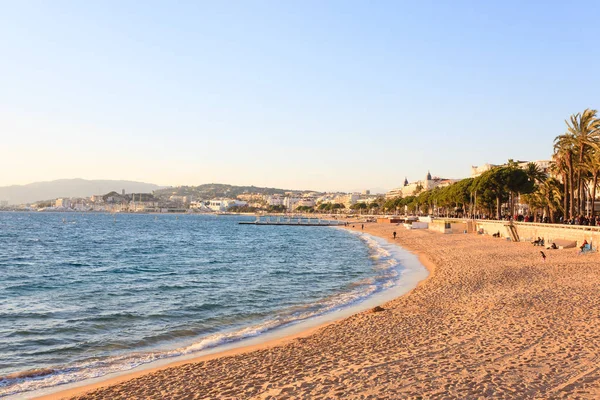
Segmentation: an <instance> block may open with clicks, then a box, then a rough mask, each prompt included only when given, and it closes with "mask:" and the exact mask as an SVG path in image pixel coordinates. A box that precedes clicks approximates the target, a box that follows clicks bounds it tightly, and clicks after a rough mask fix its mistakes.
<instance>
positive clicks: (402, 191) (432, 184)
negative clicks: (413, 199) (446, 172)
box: [385, 172, 459, 199]
mask: <svg viewBox="0 0 600 400" xmlns="http://www.w3.org/2000/svg"><path fill="white" fill-rule="evenodd" d="M458 181H459V179H445V178H440V177H437V176H434V177H432V176H431V173H429V172H427V176H426V177H425V179H424V180H421V181H416V182H413V183H409V182H408V179H406V178H404V186H402V187H399V188H395V189H392V190H390V191H389V192H387V193H386V195H385V198H386V199H389V198H392V197H398V196H402V197H408V196H415V195H417V194H419V193H421V192H424V191H426V190H432V189H435V188H436V187H445V186H449V185H451V184H453V183H455V182H458Z"/></svg>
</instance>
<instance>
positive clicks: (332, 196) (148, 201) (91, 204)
mask: <svg viewBox="0 0 600 400" xmlns="http://www.w3.org/2000/svg"><path fill="white" fill-rule="evenodd" d="M381 197H382V196H379V195H372V194H370V192H369V191H368V190H365V191H363V192H362V193H319V192H293V191H291V192H285V193H282V194H260V193H242V194H239V195H236V196H235V197H231V198H225V197H218V198H195V197H194V196H182V195H178V194H177V190H173V191H172V192H171V194H170V195H168V196H167V195H164V191H163V193H162V194H161V195H158V194H156V193H126V192H125V190H121V192H120V193H118V192H114V191H113V192H110V193H107V194H103V195H93V196H90V197H80V198H67V197H63V198H57V199H55V200H52V201H40V202H36V203H32V204H22V205H14V206H9V205H8V204H7V203H6V202H4V203H3V204H2V207H1V208H3V209H6V210H8V209H10V210H22V211H41V212H51V211H55V212H109V213H225V212H260V211H264V212H296V211H308V210H311V209H315V208H319V207H320V208H321V209H326V210H331V209H336V210H350V209H352V207H353V206H355V205H357V204H362V205H365V206H368V205H369V204H372V203H374V202H377V200H378V199H381Z"/></svg>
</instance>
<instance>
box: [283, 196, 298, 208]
mask: <svg viewBox="0 0 600 400" xmlns="http://www.w3.org/2000/svg"><path fill="white" fill-rule="evenodd" d="M300 200H302V198H301V197H295V196H286V197H284V199H283V205H284V206H285V208H287V209H288V210H290V211H291V210H293V209H294V208H296V207H297V204H298V202H300Z"/></svg>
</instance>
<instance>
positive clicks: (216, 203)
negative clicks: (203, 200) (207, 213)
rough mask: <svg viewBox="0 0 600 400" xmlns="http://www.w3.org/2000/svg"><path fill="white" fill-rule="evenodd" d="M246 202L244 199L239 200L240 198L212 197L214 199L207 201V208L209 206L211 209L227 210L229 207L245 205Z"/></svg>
mask: <svg viewBox="0 0 600 400" xmlns="http://www.w3.org/2000/svg"><path fill="white" fill-rule="evenodd" d="M247 204H248V202H246V201H240V200H233V199H214V200H210V201H209V203H208V208H210V209H211V210H213V211H227V210H228V209H229V208H231V207H233V206H238V207H241V206H245V205H247Z"/></svg>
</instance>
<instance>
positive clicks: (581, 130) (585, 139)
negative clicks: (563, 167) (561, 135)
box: [565, 108, 600, 213]
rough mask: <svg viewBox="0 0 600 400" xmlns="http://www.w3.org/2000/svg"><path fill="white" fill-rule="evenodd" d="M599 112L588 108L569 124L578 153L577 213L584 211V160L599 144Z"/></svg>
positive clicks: (575, 115) (571, 119) (567, 122)
mask: <svg viewBox="0 0 600 400" xmlns="http://www.w3.org/2000/svg"><path fill="white" fill-rule="evenodd" d="M596 114H597V111H596V110H592V109H589V108H586V109H585V110H584V111H583V113H577V114H574V115H571V118H570V121H565V123H566V124H567V133H570V134H571V135H573V138H574V140H575V147H576V151H577V156H578V161H577V165H576V167H577V168H576V170H577V174H576V175H577V180H576V182H577V183H576V188H577V212H578V213H581V212H582V210H583V182H582V175H583V172H584V169H585V164H584V158H585V155H586V153H587V151H588V150H589V149H590V148H591V147H592V145H593V144H594V143H596V142H598V136H599V135H600V121H599V120H598V119H597V118H596Z"/></svg>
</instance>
